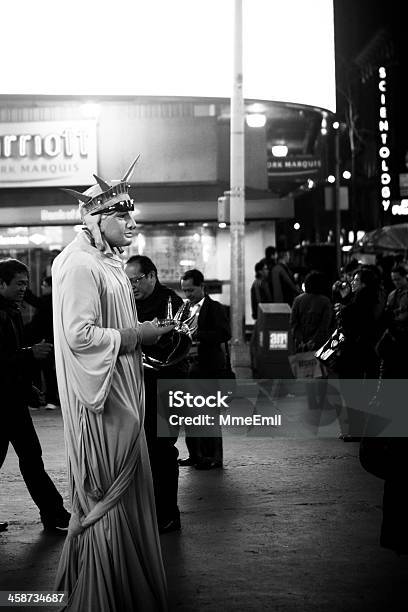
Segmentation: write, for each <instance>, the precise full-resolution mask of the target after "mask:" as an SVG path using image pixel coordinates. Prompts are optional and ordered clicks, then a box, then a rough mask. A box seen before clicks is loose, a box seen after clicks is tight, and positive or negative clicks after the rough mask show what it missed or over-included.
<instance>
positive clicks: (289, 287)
mask: <svg viewBox="0 0 408 612" xmlns="http://www.w3.org/2000/svg"><path fill="white" fill-rule="evenodd" d="M271 277H272V288H273V290H272V293H273V301H274V302H275V304H289V306H292V304H293V300H294V299H295V297H296V296H297V295H299V289H298V288H297V287H296V284H295V281H294V279H293V274H292V272H291V271H290V269H289V267H288V266H287V265H286V264H285V263H283V262H281V261H280V262H278V263H277V264H276V265H275V266H274V267H273V268H272V273H271Z"/></svg>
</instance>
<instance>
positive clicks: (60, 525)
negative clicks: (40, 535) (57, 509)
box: [41, 509, 71, 534]
mask: <svg viewBox="0 0 408 612" xmlns="http://www.w3.org/2000/svg"><path fill="white" fill-rule="evenodd" d="M70 518H71V515H70V513H69V512H67V511H66V510H65V509H64V511H63V512H61V513H60V514H58V515H57V516H54V517H47V518H43V517H41V521H42V524H43V525H44V531H48V532H50V533H61V534H66V533H67V532H68V525H69V520H70Z"/></svg>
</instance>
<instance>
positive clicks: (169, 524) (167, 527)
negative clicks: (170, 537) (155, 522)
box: [159, 516, 181, 533]
mask: <svg viewBox="0 0 408 612" xmlns="http://www.w3.org/2000/svg"><path fill="white" fill-rule="evenodd" d="M180 529H181V523H180V517H179V516H178V517H177V518H174V519H170V520H169V521H164V522H163V523H159V533H170V532H171V531H180Z"/></svg>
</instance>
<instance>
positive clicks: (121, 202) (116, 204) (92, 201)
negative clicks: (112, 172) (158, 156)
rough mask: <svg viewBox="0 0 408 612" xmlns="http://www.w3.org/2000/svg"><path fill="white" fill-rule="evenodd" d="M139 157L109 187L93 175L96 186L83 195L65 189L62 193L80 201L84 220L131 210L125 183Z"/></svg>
mask: <svg viewBox="0 0 408 612" xmlns="http://www.w3.org/2000/svg"><path fill="white" fill-rule="evenodd" d="M139 157H140V155H138V156H137V157H136V159H135V160H134V161H133V163H132V165H131V166H130V168H129V169H128V170H127V172H126V173H125V175H124V177H123V178H122V179H121V180H120V181H119V182H118V183H115V184H114V185H110V184H109V183H108V182H106V181H104V180H103V179H101V178H100V177H99V176H97V175H96V174H94V175H93V176H94V178H95V180H96V182H97V184H96V185H93V186H92V187H90V188H89V189H87V190H86V191H85V192H84V193H81V192H80V191H75V189H65V188H63V189H62V191H65V192H66V193H68V194H69V195H70V196H72V197H74V198H75V199H76V200H79V201H80V202H79V210H80V213H81V217H82V218H84V217H85V215H99V214H101V213H109V212H115V211H121V212H124V211H129V210H133V208H134V207H133V200H132V199H131V198H130V196H129V191H128V190H129V188H130V185H129V183H128V182H127V181H128V180H129V178H130V176H131V174H132V172H133V170H134V167H135V165H136V162H137V160H138V159H139Z"/></svg>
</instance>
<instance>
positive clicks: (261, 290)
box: [251, 278, 272, 319]
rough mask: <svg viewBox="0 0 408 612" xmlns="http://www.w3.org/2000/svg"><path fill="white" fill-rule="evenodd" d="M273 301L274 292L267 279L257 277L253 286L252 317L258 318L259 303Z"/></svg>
mask: <svg viewBox="0 0 408 612" xmlns="http://www.w3.org/2000/svg"><path fill="white" fill-rule="evenodd" d="M270 302H272V293H271V291H270V288H269V283H268V281H267V280H262V279H260V278H256V279H255V280H254V282H253V283H252V286H251V309H252V318H253V319H257V318H258V304H265V303H270Z"/></svg>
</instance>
